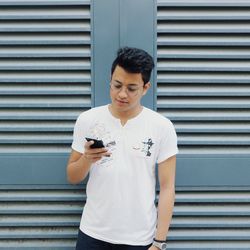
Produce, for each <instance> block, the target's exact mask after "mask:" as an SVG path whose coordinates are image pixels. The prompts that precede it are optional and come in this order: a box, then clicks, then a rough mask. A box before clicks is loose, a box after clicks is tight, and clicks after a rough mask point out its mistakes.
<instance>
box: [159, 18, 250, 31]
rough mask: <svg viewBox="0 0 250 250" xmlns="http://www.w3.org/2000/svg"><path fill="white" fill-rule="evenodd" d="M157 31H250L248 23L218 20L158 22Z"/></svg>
mask: <svg viewBox="0 0 250 250" xmlns="http://www.w3.org/2000/svg"><path fill="white" fill-rule="evenodd" d="M157 32H158V33H182V34H183V33H187V34H189V33H199V34H204V33H213V34H214V33H219V34H224V33H225V34H232V33H239V34H242V33H245V34H247V33H250V25H249V24H247V23H245V22H242V23H238V22H237V23H236V22H235V23H232V22H228V23H223V24H220V23H219V22H216V23H209V22H208V21H207V22H204V23H200V22H199V23H197V22H196V21H194V22H191V21H183V22H181V21H179V22H178V23H177V22H174V21H173V22H172V21H168V22H161V21H159V22H158V25H157Z"/></svg>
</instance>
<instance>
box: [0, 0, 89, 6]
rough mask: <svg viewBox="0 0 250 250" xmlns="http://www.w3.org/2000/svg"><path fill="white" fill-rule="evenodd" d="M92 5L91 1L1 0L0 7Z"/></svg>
mask: <svg viewBox="0 0 250 250" xmlns="http://www.w3.org/2000/svg"><path fill="white" fill-rule="evenodd" d="M90 3H91V1H90V0H71V1H69V0H8V1H6V0H1V1H0V6H27V5H28V6H43V5H49V6H50V5H55V6H57V5H59V6H62V5H66V6H68V5H77V6H78V5H87V6H89V5H90Z"/></svg>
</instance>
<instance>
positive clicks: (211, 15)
mask: <svg viewBox="0 0 250 250" xmlns="http://www.w3.org/2000/svg"><path fill="white" fill-rule="evenodd" d="M187 2H188V3H190V2H191V1H187ZM157 19H158V20H229V21H232V20H250V10H249V9H246V8H241V9H239V8H237V9H236V8H216V9H215V8H211V7H210V8H209V7H207V6H206V7H205V8H201V7H200V8H199V7H197V6H196V7H195V8H192V9H190V8H185V7H179V8H178V7H170V6H168V7H165V8H164V7H161V8H160V6H159V8H158V13H157Z"/></svg>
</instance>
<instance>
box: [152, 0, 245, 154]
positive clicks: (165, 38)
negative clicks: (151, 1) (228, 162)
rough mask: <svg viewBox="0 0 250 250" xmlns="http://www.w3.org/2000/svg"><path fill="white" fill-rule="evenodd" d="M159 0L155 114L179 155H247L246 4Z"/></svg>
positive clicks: (242, 2) (239, 2)
mask: <svg viewBox="0 0 250 250" xmlns="http://www.w3.org/2000/svg"><path fill="white" fill-rule="evenodd" d="M230 4H231V6H228V1H227V2H226V1H217V2H210V3H209V4H208V3H207V2H206V1H187V0H186V1H168V0H165V1H158V17H157V18H158V25H157V34H158V36H157V44H158V50H157V51H158V65H157V66H158V67H157V69H158V79H157V81H158V88H157V108H158V111H159V112H160V113H162V114H164V115H166V116H168V117H169V118H170V119H171V120H172V121H173V122H174V123H175V126H176V128H177V132H178V135H179V145H180V149H181V153H191V154H192V153H195V154H204V153H217V154H219V153H222V154H224V153H225V154H227V153H228V152H230V153H237V154H240V153H243V154H244V153H247V152H249V151H250V136H249V132H250V118H249V117H250V98H249V96H250V74H249V70H250V63H249V58H250V54H249V45H250V43H249V41H250V35H249V32H250V29H249V27H250V26H249V20H250V15H249V13H250V6H249V5H248V4H247V3H246V2H245V1H238V2H237V3H235V5H234V4H233V2H230Z"/></svg>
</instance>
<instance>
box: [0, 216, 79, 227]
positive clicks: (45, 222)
mask: <svg viewBox="0 0 250 250" xmlns="http://www.w3.org/2000/svg"><path fill="white" fill-rule="evenodd" d="M0 220H1V222H0V227H7V226H9V227H24V228H25V227H34V228H36V227H45V226H46V227H50V226H52V227H58V226H65V227H67V226H75V227H77V226H79V223H80V220H81V214H77V215H70V214H67V215H39V214H36V215H2V216H0Z"/></svg>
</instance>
